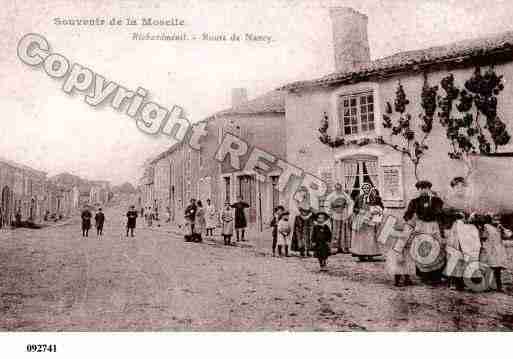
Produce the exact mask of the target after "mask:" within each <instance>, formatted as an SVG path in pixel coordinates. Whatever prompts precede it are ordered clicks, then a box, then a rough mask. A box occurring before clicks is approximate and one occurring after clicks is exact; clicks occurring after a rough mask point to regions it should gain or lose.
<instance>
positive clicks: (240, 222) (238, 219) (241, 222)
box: [235, 215, 248, 229]
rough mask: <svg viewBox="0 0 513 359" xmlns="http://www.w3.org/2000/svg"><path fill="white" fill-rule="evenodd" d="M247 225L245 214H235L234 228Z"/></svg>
mask: <svg viewBox="0 0 513 359" xmlns="http://www.w3.org/2000/svg"><path fill="white" fill-rule="evenodd" d="M247 226H248V223H247V222H246V216H245V215H242V216H240V215H239V216H237V215H236V216H235V229H238V228H246V227H247Z"/></svg>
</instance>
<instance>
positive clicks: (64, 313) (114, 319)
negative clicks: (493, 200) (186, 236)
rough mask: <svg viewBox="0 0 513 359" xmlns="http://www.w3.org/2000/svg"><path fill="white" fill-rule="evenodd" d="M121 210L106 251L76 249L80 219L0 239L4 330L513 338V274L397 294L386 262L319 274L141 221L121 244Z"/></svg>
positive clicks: (92, 244) (338, 261)
mask: <svg viewBox="0 0 513 359" xmlns="http://www.w3.org/2000/svg"><path fill="white" fill-rule="evenodd" d="M124 209H125V207H123V208H113V209H109V210H107V212H106V216H107V222H106V226H105V236H104V238H103V239H102V240H101V241H99V240H98V239H97V238H96V235H95V233H93V231H91V233H90V235H89V238H88V239H87V240H83V239H82V237H81V233H80V228H79V223H78V219H77V221H75V222H72V223H70V224H65V225H62V226H58V227H50V228H45V229H41V230H28V229H18V230H15V231H3V232H1V235H0V311H1V315H0V328H1V330H10V331H34V330H37V331H62V330H65V331H85V330H90V331H135V330H138V331H140V330H148V331H149V330H157V331H159V330H162V331H166V330H187V331H198V330H202V331H220V330H223V331H234V330H239V331H240V330H242V331H244V330H247V331H255V330H332V331H338V330H340V331H346V330H382V331H384V330H386V331H391V330H429V331H450V330H471V331H473V330H511V329H513V300H512V294H513V287H512V278H511V270H508V271H507V273H505V275H504V281H505V289H506V294H501V293H481V294H472V293H458V292H455V291H453V290H448V289H447V288H441V287H438V288H433V287H426V286H423V285H417V286H414V287H409V288H394V287H393V286H392V285H391V281H390V280H389V279H388V278H386V276H385V274H384V273H383V262H374V263H356V262H355V261H354V260H353V259H352V258H351V257H350V256H347V255H345V256H343V255H336V256H333V257H331V258H330V262H329V268H330V270H329V272H327V273H320V272H319V270H318V264H317V262H316V261H315V260H314V259H312V258H309V259H300V258H297V257H291V258H287V259H279V258H273V257H272V256H270V255H269V254H266V253H264V252H263V251H262V248H254V247H250V246H249V245H247V246H244V247H238V246H232V247H225V246H224V245H222V244H220V243H219V242H221V241H219V242H218V243H212V242H206V243H203V244H193V243H185V242H184V241H183V240H182V238H181V237H180V236H178V235H176V234H171V233H168V230H166V228H163V227H160V228H153V229H148V228H146V227H145V226H144V225H143V223H142V222H141V221H139V223H138V228H137V232H136V237H135V238H126V237H124V228H123V226H124V221H125V219H124ZM257 247H262V246H261V244H259V245H258V246H257ZM508 250H509V251H510V256H511V247H510V248H509V249H508Z"/></svg>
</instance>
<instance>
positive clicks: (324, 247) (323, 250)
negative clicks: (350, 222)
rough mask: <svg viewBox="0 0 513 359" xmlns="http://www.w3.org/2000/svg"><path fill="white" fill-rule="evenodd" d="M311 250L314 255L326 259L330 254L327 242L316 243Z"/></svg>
mask: <svg viewBox="0 0 513 359" xmlns="http://www.w3.org/2000/svg"><path fill="white" fill-rule="evenodd" d="M313 250H314V252H315V256H316V257H317V258H319V259H326V258H328V257H329V256H330V254H331V249H330V244H329V243H328V242H321V243H316V244H315V245H314V248H313Z"/></svg>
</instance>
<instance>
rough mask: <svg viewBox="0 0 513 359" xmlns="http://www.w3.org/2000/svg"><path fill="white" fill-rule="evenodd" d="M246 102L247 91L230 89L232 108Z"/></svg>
mask: <svg viewBox="0 0 513 359" xmlns="http://www.w3.org/2000/svg"><path fill="white" fill-rule="evenodd" d="M247 100H248V91H247V90H246V89H245V88H234V89H232V107H237V106H239V105H241V104H242V103H244V102H246V101H247Z"/></svg>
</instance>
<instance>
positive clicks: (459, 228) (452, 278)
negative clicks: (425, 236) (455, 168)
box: [443, 177, 481, 290]
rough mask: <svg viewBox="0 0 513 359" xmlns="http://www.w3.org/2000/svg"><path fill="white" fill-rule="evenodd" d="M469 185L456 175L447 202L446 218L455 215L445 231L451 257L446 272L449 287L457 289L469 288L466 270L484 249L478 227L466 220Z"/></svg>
mask: <svg viewBox="0 0 513 359" xmlns="http://www.w3.org/2000/svg"><path fill="white" fill-rule="evenodd" d="M467 186H468V184H467V182H466V181H465V179H464V178H463V177H455V178H453V180H452V181H451V191H450V193H449V195H448V196H447V198H446V201H445V205H444V212H445V216H444V217H445V218H450V217H453V220H452V221H449V225H447V226H446V227H447V228H446V229H445V232H444V233H445V239H446V245H445V251H446V253H447V259H446V265H445V268H444V271H443V274H444V275H445V276H447V277H448V279H449V287H451V286H454V287H455V288H456V289H457V290H463V289H464V288H465V281H464V275H465V269H466V268H467V266H468V265H470V264H471V263H472V262H477V261H478V260H479V253H480V249H481V242H480V239H479V231H478V229H477V228H476V226H475V225H473V224H467V223H466V222H465V220H466V219H467V218H469V213H468V212H469V211H470V207H469V198H468V197H469V196H468V193H467V192H468V191H467ZM469 221H470V218H469Z"/></svg>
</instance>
